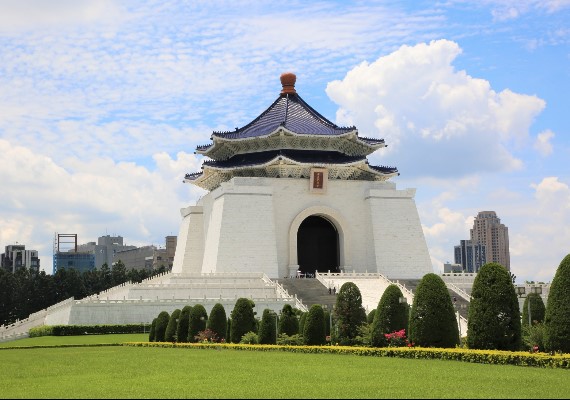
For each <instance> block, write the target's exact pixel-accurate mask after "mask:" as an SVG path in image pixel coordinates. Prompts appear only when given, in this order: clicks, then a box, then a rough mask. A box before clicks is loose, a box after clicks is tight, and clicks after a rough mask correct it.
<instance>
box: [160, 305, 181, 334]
mask: <svg viewBox="0 0 570 400" xmlns="http://www.w3.org/2000/svg"><path fill="white" fill-rule="evenodd" d="M178 318H180V310H179V309H178V308H177V309H176V310H174V311H172V315H171V316H170V319H169V320H168V325H166V331H165V332H164V341H165V342H176V328H178Z"/></svg>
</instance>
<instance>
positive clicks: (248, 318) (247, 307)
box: [230, 297, 257, 343]
mask: <svg viewBox="0 0 570 400" xmlns="http://www.w3.org/2000/svg"><path fill="white" fill-rule="evenodd" d="M254 307H255V303H254V302H253V301H252V300H251V299H247V298H245V297H240V298H239V299H237V301H236V304H235V305H234V309H233V310H232V312H231V319H232V322H231V329H230V341H231V342H232V343H240V341H241V338H242V336H243V335H245V334H246V333H248V332H257V321H256V319H255V313H254V311H253V308H254ZM256 336H257V335H256Z"/></svg>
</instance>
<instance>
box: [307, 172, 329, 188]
mask: <svg viewBox="0 0 570 400" xmlns="http://www.w3.org/2000/svg"><path fill="white" fill-rule="evenodd" d="M328 177H329V174H328V171H327V170H326V169H325V168H312V169H311V179H310V185H311V186H310V192H311V193H325V192H326V190H327V181H328Z"/></svg>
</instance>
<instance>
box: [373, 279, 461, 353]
mask: <svg viewBox="0 0 570 400" xmlns="http://www.w3.org/2000/svg"><path fill="white" fill-rule="evenodd" d="M379 312H380V310H379V311H377V313H379ZM377 317H378V315H377ZM400 323H403V322H400ZM408 339H409V341H410V342H412V343H414V344H415V345H416V346H421V347H455V346H456V345H458V344H459V328H458V326H457V320H456V318H455V310H454V309H453V303H452V302H451V296H450V295H449V291H448V290H447V286H446V285H445V282H443V279H441V277H440V276H439V275H436V274H434V273H429V274H426V275H424V276H423V278H422V279H421V281H420V283H419V284H418V286H417V288H416V293H415V295H414V301H413V304H412V310H411V312H410V321H409V332H408Z"/></svg>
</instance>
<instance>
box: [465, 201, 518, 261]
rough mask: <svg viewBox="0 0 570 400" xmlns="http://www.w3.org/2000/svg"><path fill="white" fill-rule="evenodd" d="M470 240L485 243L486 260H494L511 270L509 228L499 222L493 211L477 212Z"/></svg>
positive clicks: (475, 242)
mask: <svg viewBox="0 0 570 400" xmlns="http://www.w3.org/2000/svg"><path fill="white" fill-rule="evenodd" d="M471 242H472V243H474V244H483V245H485V247H486V257H487V262H495V263H498V264H501V265H502V266H503V267H505V268H506V269H507V270H509V271H510V270H511V256H510V253H509V229H508V228H507V227H506V226H505V225H503V224H501V220H500V218H499V217H497V214H496V213H495V211H481V212H479V213H478V214H477V216H476V217H475V221H474V222H473V229H471Z"/></svg>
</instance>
